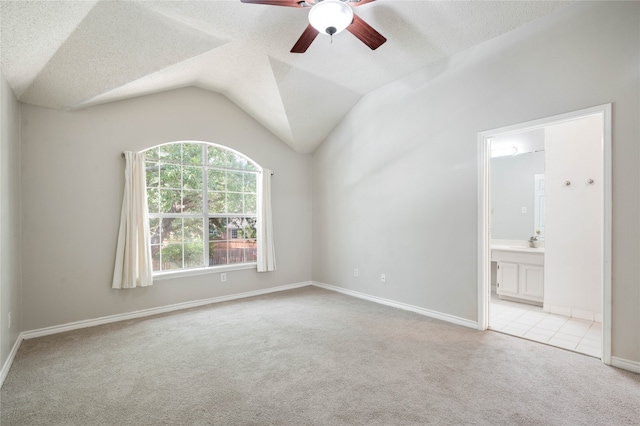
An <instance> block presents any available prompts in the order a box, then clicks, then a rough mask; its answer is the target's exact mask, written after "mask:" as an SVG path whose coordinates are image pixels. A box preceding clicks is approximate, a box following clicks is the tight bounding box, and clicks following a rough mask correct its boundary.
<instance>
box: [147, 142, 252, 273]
mask: <svg viewBox="0 0 640 426" xmlns="http://www.w3.org/2000/svg"><path fill="white" fill-rule="evenodd" d="M146 170H147V199H148V203H149V220H150V230H151V254H152V256H153V270H154V272H162V271H174V270H181V269H190V268H202V267H207V266H218V265H229V264H238V263H249V262H255V261H256V250H257V247H256V205H257V174H258V173H259V172H260V171H259V167H258V166H257V165H256V164H255V163H253V162H252V161H251V160H249V159H248V158H246V157H244V156H242V155H241V154H238V153H236V152H234V151H232V150H230V149H226V148H223V147H220V146H216V145H212V144H207V143H198V142H179V143H171V144H167V145H161V146H159V147H157V148H153V149H150V150H148V151H147V152H146Z"/></svg>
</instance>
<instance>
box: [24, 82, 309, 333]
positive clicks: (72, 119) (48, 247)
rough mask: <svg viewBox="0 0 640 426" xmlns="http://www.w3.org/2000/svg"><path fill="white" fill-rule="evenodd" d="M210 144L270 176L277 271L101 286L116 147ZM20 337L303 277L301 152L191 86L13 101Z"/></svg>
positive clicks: (117, 173) (117, 186) (110, 260)
mask: <svg viewBox="0 0 640 426" xmlns="http://www.w3.org/2000/svg"><path fill="white" fill-rule="evenodd" d="M177 140H200V141H207V142H214V143H219V144H222V145H225V146H228V147H231V148H233V149H236V150H238V151H240V152H242V153H243V154H245V155H247V156H249V157H250V158H251V159H253V160H255V161H256V162H257V163H258V164H260V165H261V166H263V167H267V168H269V169H272V170H273V171H274V172H275V176H274V177H273V181H272V183H273V188H272V192H273V193H272V198H273V203H272V208H273V216H274V223H273V226H274V231H275V236H276V237H275V247H276V256H277V262H278V270H277V271H275V272H272V273H261V274H258V273H257V272H256V271H255V270H243V271H233V272H227V281H226V282H225V283H221V282H220V277H219V274H208V275H200V276H192V277H185V278H175V279H171V280H163V281H157V282H156V283H155V284H154V285H153V286H152V287H150V288H139V289H133V290H112V289H111V279H112V276H113V265H114V257H115V247H116V237H117V233H118V232H117V231H118V225H119V220H120V208H121V205H122V193H123V185H124V160H123V159H122V158H121V157H120V152H121V151H123V150H133V151H137V150H142V149H145V148H148V147H151V146H154V145H157V144H160V143H164V142H170V141H177ZM22 216H23V222H22V232H23V239H22V242H23V244H22V255H23V264H24V271H23V306H24V319H25V322H24V330H34V329H39V328H43V327H48V326H54V325H61V324H66V323H69V322H74V321H80V320H86V319H92V318H98V317H102V316H106V315H114V314H120V313H126V312H132V311H136V310H141V309H147V308H154V307H160V306H165V305H171V304H175V303H180V302H187V301H193V300H199V299H206V298H211V297H216V296H223V295H228V294H234V293H241V292H246V291H252V290H260V289H265V288H269V287H275V286H280V285H286V284H294V283H299V282H304V281H308V280H310V279H311V231H310V227H311V156H309V155H301V154H297V153H295V152H293V151H292V150H291V149H290V148H288V147H287V146H286V145H285V144H283V143H282V142H280V141H279V140H278V139H277V138H276V137H275V136H273V135H272V134H271V133H269V132H268V131H267V130H266V129H265V128H263V127H262V126H261V125H259V124H258V123H257V122H256V121H255V120H253V119H252V118H250V117H249V116H248V115H247V114H246V113H244V112H243V111H242V110H240V109H239V108H238V107H237V106H236V105H235V104H233V103H232V102H231V101H229V100H228V99H227V98H225V97H224V96H222V95H217V94H213V93H210V92H207V91H204V90H200V89H196V88H187V89H180V90H175V91H171V92H165V93H161V94H156V95H151V96H146V97H140V98H136V99H131V100H126V101H120V102H115V103H111V104H107V105H101V106H96V107H92V108H88V109H86V110H81V111H77V112H60V111H53V110H49V109H44V108H39V107H33V106H28V105H22Z"/></svg>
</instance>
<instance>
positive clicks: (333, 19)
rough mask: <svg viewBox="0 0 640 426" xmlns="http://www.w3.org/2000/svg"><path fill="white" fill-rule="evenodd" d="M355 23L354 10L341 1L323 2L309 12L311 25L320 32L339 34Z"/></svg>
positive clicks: (329, 0)
mask: <svg viewBox="0 0 640 426" xmlns="http://www.w3.org/2000/svg"><path fill="white" fill-rule="evenodd" d="M352 22H353V9H351V6H349V5H348V4H347V3H346V2H343V1H341V0H323V1H320V2H318V3H316V5H315V6H313V7H312V8H311V10H310V11H309V23H310V24H311V25H312V26H313V27H314V28H315V29H316V30H318V31H319V32H321V33H323V34H327V35H330V36H332V35H334V34H338V33H339V32H341V31H343V30H344V29H345V28H347V27H348V26H349V25H350V24H351V23H352Z"/></svg>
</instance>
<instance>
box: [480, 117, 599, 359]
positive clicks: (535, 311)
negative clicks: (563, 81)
mask: <svg viewBox="0 0 640 426" xmlns="http://www.w3.org/2000/svg"><path fill="white" fill-rule="evenodd" d="M516 136H519V137H520V138H516ZM478 139H479V155H478V158H479V165H478V173H479V176H478V182H479V187H478V328H479V329H480V330H486V329H488V328H489V329H494V330H498V331H502V332H505V333H507V334H514V335H517V336H520V337H524V338H529V339H530V340H535V341H539V342H542V343H546V344H551V345H554V346H559V347H563V348H565V349H570V350H574V351H577V352H581V353H585V354H588V355H591V356H596V357H598V358H601V359H602V361H603V363H605V364H611V199H612V198H611V197H612V189H611V104H606V105H600V106H597V107H592V108H587V109H584V110H579V111H574V112H570V113H566V114H561V115H557V116H553V117H548V118H544V119H540V120H535V121H530V122H526V123H520V124H516V125H512V126H507V127H502V128H498V129H493V130H489V131H485V132H481V133H479V135H478ZM517 140H519V142H517V143H516V142H514V141H517ZM540 140H542V145H540ZM523 141H524V142H523ZM541 146H542V149H540V148H541ZM492 148H493V158H494V160H492ZM518 150H520V151H519V152H520V153H525V152H526V153H529V154H527V155H522V156H513V154H517V153H518ZM498 155H504V156H513V158H514V159H515V158H517V157H520V159H519V160H518V161H517V162H515V163H513V164H508V165H507V162H506V160H502V163H501V165H500V166H498V165H497V164H498V161H496V160H499V159H497V158H496V157H497V156H498ZM501 158H506V157H501ZM525 159H526V161H525ZM492 161H493V163H494V165H493V167H492ZM540 162H542V163H541V164H542V166H540ZM508 170H517V171H519V173H524V172H525V171H526V173H527V174H528V175H530V176H529V177H528V178H527V179H529V181H530V184H527V185H528V186H526V188H525V189H522V188H518V187H517V182H518V180H519V178H518V177H517V176H515V175H514V176H513V177H511V178H509V179H506V180H505V179H502V182H503V184H504V185H503V186H504V188H494V189H496V190H498V191H500V193H501V194H502V197H501V198H498V199H495V197H493V198H492V173H494V172H495V174H500V173H506V171H508ZM503 177H504V176H503ZM494 182H495V181H494ZM492 201H493V203H492ZM516 206H517V207H516ZM587 213H589V214H587ZM498 223H499V224H500V226H496V224H498ZM492 302H493V303H492ZM518 308H522V312H520V313H518V312H517V311H516V309H518ZM501 309H502V310H503V312H505V311H507V310H511V312H510V313H509V315H504V316H503V317H502V318H500V319H501V321H498V322H496V323H495V324H494V326H492V323H491V319H492V318H493V319H494V320H495V318H496V317H497V315H495V314H496V313H497V312H500V311H501ZM492 313H493V315H492ZM562 316H564V317H565V320H564V321H562V319H561V317H562ZM508 317H515V318H520V319H521V320H520V321H518V324H515V323H514V324H512V326H511V327H507V324H506V323H505V321H506V320H507V319H508ZM515 318H514V319H515ZM545 318H547V320H546V321H544V322H541V321H542V320H543V319H545ZM553 323H555V324H556V325H559V326H560V327H561V326H563V325H564V326H566V328H565V329H564V330H563V331H562V332H560V327H558V328H557V329H555V330H554V329H553ZM536 325H539V326H544V327H541V328H538V329H536V328H535V326H536ZM574 326H575V327H574ZM501 329H503V330H501ZM569 329H573V330H572V334H573V335H574V336H573V340H575V339H576V338H577V337H580V336H578V335H579V334H580V333H584V335H583V336H582V337H580V339H582V338H587V337H590V338H594V337H599V343H600V347H599V348H598V351H599V353H597V351H594V348H593V347H591V348H587V347H586V346H584V345H583V346H581V347H580V348H578V345H579V343H580V341H576V342H575V344H574V345H573V346H571V344H570V342H569V341H571V340H572V339H571V338H570V337H569V336H568V335H565V333H566V332H567V330H569ZM578 329H580V330H578ZM509 330H511V331H512V333H509ZM589 330H590V331H589ZM587 333H589V336H587ZM554 336H555V339H553V337H554ZM561 338H564V342H563V341H561ZM556 343H557V344H556ZM560 343H564V344H560ZM584 343H585V344H586V343H590V342H589V341H587V340H585V341H584Z"/></svg>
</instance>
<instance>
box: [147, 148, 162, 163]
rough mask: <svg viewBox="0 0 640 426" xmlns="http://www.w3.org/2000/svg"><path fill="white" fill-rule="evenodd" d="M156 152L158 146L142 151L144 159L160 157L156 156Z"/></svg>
mask: <svg viewBox="0 0 640 426" xmlns="http://www.w3.org/2000/svg"><path fill="white" fill-rule="evenodd" d="M158 152H159V148H152V149H150V150H147V151H145V153H144V158H145V159H146V160H157V159H158V158H160V157H159V156H158Z"/></svg>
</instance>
